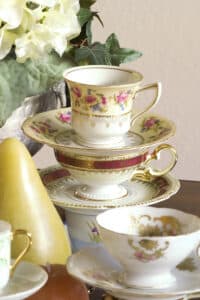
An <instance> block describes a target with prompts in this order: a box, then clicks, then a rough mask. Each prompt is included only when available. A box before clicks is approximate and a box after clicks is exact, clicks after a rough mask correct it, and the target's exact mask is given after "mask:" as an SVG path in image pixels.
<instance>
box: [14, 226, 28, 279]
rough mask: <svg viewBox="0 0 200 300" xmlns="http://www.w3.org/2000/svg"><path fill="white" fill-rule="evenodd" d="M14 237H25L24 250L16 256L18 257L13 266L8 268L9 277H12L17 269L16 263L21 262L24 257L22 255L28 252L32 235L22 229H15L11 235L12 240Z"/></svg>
mask: <svg viewBox="0 0 200 300" xmlns="http://www.w3.org/2000/svg"><path fill="white" fill-rule="evenodd" d="M16 235H24V236H25V237H26V245H25V248H24V249H23V250H22V251H21V253H20V254H19V255H18V257H17V258H16V259H15V261H14V263H13V265H11V266H10V275H11V276H12V274H13V272H14V270H15V268H16V267H17V265H18V263H19V262H20V261H21V260H22V258H23V257H24V255H25V254H26V253H27V252H28V250H29V249H30V247H31V244H32V235H31V233H29V232H28V231H26V230H23V229H17V230H15V231H14V232H13V233H12V239H13V238H14V237H15V236H16Z"/></svg>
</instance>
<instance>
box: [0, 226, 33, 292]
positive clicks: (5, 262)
mask: <svg viewBox="0 0 200 300" xmlns="http://www.w3.org/2000/svg"><path fill="white" fill-rule="evenodd" d="M16 235H24V236H25V237H26V239H27V242H26V245H25V247H24V249H23V250H22V251H21V253H20V254H19V255H18V257H17V258H16V259H15V261H14V262H13V264H12V265H11V241H12V239H13V237H15V236H16ZM31 243H32V239H31V234H30V233H28V232H27V231H26V230H23V229H17V230H15V231H14V232H12V230H11V225H10V224H9V223H7V222H5V221H0V290H1V289H2V288H4V287H5V286H6V285H7V283H8V281H9V278H10V276H11V275H12V273H13V271H14V270H15V268H16V266H17V265H18V263H19V262H20V261H21V259H22V258H23V256H24V255H25V254H26V253H27V251H28V250H29V248H30V246H31Z"/></svg>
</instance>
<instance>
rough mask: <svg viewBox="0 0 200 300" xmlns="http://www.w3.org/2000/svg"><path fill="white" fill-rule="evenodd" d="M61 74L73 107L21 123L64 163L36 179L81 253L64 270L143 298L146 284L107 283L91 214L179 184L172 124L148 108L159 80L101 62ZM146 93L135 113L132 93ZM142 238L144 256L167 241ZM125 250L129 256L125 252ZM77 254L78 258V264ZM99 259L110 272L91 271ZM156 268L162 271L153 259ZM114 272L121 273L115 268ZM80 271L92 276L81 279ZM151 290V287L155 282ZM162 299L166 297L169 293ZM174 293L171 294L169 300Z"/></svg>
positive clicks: (134, 204) (165, 194)
mask: <svg viewBox="0 0 200 300" xmlns="http://www.w3.org/2000/svg"><path fill="white" fill-rule="evenodd" d="M64 78H65V81H66V83H67V85H68V88H69V91H70V98H71V107H70V108H62V109H56V110H52V111H48V112H44V113H41V114H37V115H35V116H33V117H31V118H29V119H27V120H26V121H25V123H24V124H23V130H24V132H25V134H26V135H28V136H29V137H31V138H32V139H34V140H36V141H37V142H40V143H43V144H47V145H49V146H50V147H52V148H53V149H54V151H55V156H56V159H57V161H58V162H59V164H60V165H61V166H60V165H59V166H53V167H50V168H47V169H45V170H42V171H41V177H42V179H43V182H44V184H45V186H46V188H47V190H48V193H49V195H50V197H51V199H52V201H53V202H54V204H55V205H57V206H59V207H61V208H64V210H65V215H66V222H67V227H68V230H69V234H70V237H71V242H72V250H73V252H76V251H78V250H80V249H81V248H83V249H81V250H80V252H78V253H79V255H78V256H76V253H75V254H74V256H72V258H71V260H69V265H68V269H69V270H70V272H71V273H72V274H73V275H75V276H76V277H80V278H81V279H83V280H84V281H85V282H87V283H89V284H91V285H95V286H99V287H102V288H104V289H105V290H108V291H109V292H110V294H113V295H114V296H115V295H118V291H119V289H122V285H123V291H122V294H119V295H118V297H120V298H122V299H133V298H134V297H137V298H138V296H135V295H139V297H140V298H142V297H143V296H144V289H145V285H144V284H142V285H141V284H140V285H138V284H137V283H134V285H137V286H138V288H137V289H136V291H135V290H134V289H132V288H131V289H130V287H129V284H128V283H127V282H128V280H127V278H128V277H124V278H125V279H123V280H121V281H120V283H119V280H118V279H119V278H118V277H117V279H116V281H115V283H116V284H118V285H119V289H118V290H117V289H115V288H114V287H113V282H112V283H110V280H109V278H110V277H109V278H108V277H105V274H106V276H107V274H109V276H110V273H109V270H110V271H113V269H112V267H111V264H109V263H108V264H107V263H106V262H107V260H109V261H110V257H109V258H106V255H105V251H106V250H105V249H104V248H102V237H103V242H104V240H105V239H104V236H103V235H102V234H100V232H99V225H97V222H96V217H97V215H98V214H99V213H103V212H104V211H107V210H109V209H110V208H120V207H122V208H124V207H125V208H126V207H127V211H129V209H130V210H134V209H136V208H138V207H139V206H141V208H142V207H143V206H145V208H146V206H148V205H151V204H155V203H158V202H160V201H163V200H166V199H168V198H169V197H170V196H172V195H173V194H175V193H176V192H177V191H178V189H179V187H180V184H179V181H178V180H177V179H175V178H174V177H173V176H172V175H170V174H169V172H170V170H172V169H173V167H174V165H175V163H176V160H177V155H176V150H175V149H174V148H173V147H172V146H171V145H169V144H165V143H164V142H166V140H167V139H168V138H169V137H171V136H172V135H173V134H175V125H174V123H173V122H172V121H170V120H168V119H166V118H164V117H162V116H159V115H157V114H155V113H151V112H150V111H149V110H150V108H152V107H154V106H155V105H156V104H157V102H158V101H159V98H160V94H161V85H160V84H159V83H153V84H149V85H147V86H141V81H142V79H143V76H142V75H141V74H140V73H139V72H136V71H131V70H127V69H123V68H120V67H114V66H103V65H99V66H84V67H74V68H71V69H68V70H66V72H65V73H64ZM148 90H152V91H153V92H154V94H155V95H154V97H153V100H151V102H150V103H149V102H148V101H146V102H148V104H145V108H143V109H142V110H141V111H140V112H137V110H136V109H135V105H136V104H135V103H136V102H137V101H136V96H137V95H139V94H140V93H141V92H145V91H148ZM152 148H153V149H152ZM162 152H165V153H168V156H169V157H168V158H169V161H168V160H167V163H166V162H165V167H164V168H161V169H156V168H155V167H153V162H154V160H158V161H159V162H160V161H161V163H162V159H161V158H162V157H161V158H160V154H161V153H162ZM133 208H134V209H133ZM145 214H146V212H144V215H145ZM151 217H152V216H151V213H150V218H151ZM167 217H168V215H167ZM163 218H164V217H163ZM126 219H127V220H128V216H127V217H125V218H124V217H123V218H120V215H118V220H117V221H118V222H119V224H121V225H122V224H127V223H126ZM133 219H134V218H133ZM147 221H148V217H147ZM127 222H128V221H127ZM157 222H159V221H157ZM129 225H130V224H129ZM129 225H127V226H129ZM123 226H125V225H123ZM148 226H149V227H152V226H154V225H148ZM166 226H168V224H167V225H166ZM154 227H155V226H154ZM129 229H130V228H129ZM113 230H115V229H113ZM130 230H131V229H130ZM130 232H131V231H130ZM125 233H127V232H125ZM147 237H148V235H147ZM111 239H112V237H111ZM145 239H146V240H148V238H146V237H145V236H143V240H144V243H143V242H142V243H143V246H144V249H145V247H146V246H148V247H150V248H147V253H148V254H149V255H150V254H151V252H154V250H155V252H156V251H157V252H159V251H161V252H162V249H164V248H165V246H167V245H165V243H164V245H161V246H160V245H159V243H160V242H155V243H153V242H152V243H151V242H150V243H149V244H148V242H147V244H148V245H146V244H145V243H146V242H145ZM134 243H135V242H134ZM158 245H159V246H158ZM88 246H89V248H88ZM128 246H130V245H129V242H127V247H128ZM139 246H140V241H137V243H136V247H139ZM143 246H141V247H143ZM115 247H118V245H117V244H116V245H115ZM134 247H135V244H134ZM93 249H95V250H93ZM102 249H104V250H102ZM125 249H126V246H125ZM93 251H94V252H93ZM101 251H103V252H101ZM138 251H139V250H138ZM163 251H164V250H163ZM157 252H156V253H157ZM92 253H93V254H94V255H95V253H98V257H99V258H102V259H104V258H105V260H104V261H103V260H101V259H100V260H99V261H98V262H97V261H96V260H95V259H94V258H93V256H92V255H93V254H92ZM123 253H124V255H126V251H125V252H123ZM138 253H139V252H138ZM170 253H171V252H170ZM138 255H139V254H138ZM152 255H153V254H152ZM133 256H134V253H133ZM158 256H159V255H158ZM77 257H78V258H79V257H81V258H82V259H83V260H82V262H81V264H80V265H79V263H78V260H77ZM87 257H89V260H90V257H91V260H90V263H91V264H90V265H88V261H87ZM156 257H157V256H156ZM76 262H77V264H76ZM120 262H121V261H120ZM101 263H102V266H104V265H106V264H107V269H106V270H107V271H108V272H107V271H106V272H104V273H105V274H104V273H101V272H100V273H99V274H100V275H99V278H98V272H97V274H96V273H95V274H93V275H91V272H89V270H91V269H94V268H96V265H97V264H100V265H101ZM70 264H73V265H72V267H70V266H71V265H70ZM116 264H117V262H116ZM79 266H80V267H79ZM102 268H103V267H102ZM109 268H111V269H109ZM155 268H160V266H159V264H158V263H157V264H156V265H155ZM163 268H164V269H165V266H164V267H163ZM108 269H109V270H108ZM73 270H76V271H73ZM114 271H116V272H115V273H119V270H117V269H115V270H114ZM143 271H144V268H143V269H142V272H143ZM111 273H112V272H111ZM83 274H89V275H88V277H87V276H86V277H84V278H83V276H82V275H83ZM90 275H91V276H90ZM168 277H169V276H168ZM102 282H103V283H105V282H107V285H104V284H102ZM169 282H170V280H169ZM130 285H131V286H132V283H131V284H130ZM141 286H142V287H141ZM146 288H148V287H146ZM153 288H154V289H156V287H155V286H154V285H153ZM160 288H163V286H162V284H161V287H160V286H159V291H160ZM164 288H165V287H164ZM150 289H151V290H152V291H151V292H149V293H147V295H148V297H152V298H155V297H160V295H161V296H162V295H164V293H163V290H161V293H159V292H157V294H156V293H154V290H153V289H152V286H151V287H150ZM113 291H114V292H113ZM190 292H191V291H190ZM182 294H184V293H182ZM167 295H170V296H169V299H172V298H173V297H174V294H173V295H172V297H171V294H170V293H169V294H167ZM163 297H165V299H168V298H166V294H165V296H163ZM177 298H178V297H176V295H175V297H174V298H173V299H177Z"/></svg>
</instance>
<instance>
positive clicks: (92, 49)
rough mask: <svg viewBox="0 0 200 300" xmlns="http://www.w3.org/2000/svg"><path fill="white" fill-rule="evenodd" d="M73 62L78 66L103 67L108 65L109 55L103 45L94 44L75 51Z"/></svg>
mask: <svg viewBox="0 0 200 300" xmlns="http://www.w3.org/2000/svg"><path fill="white" fill-rule="evenodd" d="M75 61H76V63H78V64H83V63H84V64H86V63H88V64H94V65H103V64H110V63H109V62H110V58H109V54H108V52H107V50H106V48H105V45H103V44H101V43H99V42H96V43H94V44H92V45H90V46H85V47H81V48H78V49H76V50H75Z"/></svg>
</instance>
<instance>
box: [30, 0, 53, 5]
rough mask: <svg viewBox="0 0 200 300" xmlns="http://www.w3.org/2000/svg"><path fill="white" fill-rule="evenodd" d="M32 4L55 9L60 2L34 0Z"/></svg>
mask: <svg viewBox="0 0 200 300" xmlns="http://www.w3.org/2000/svg"><path fill="white" fill-rule="evenodd" d="M32 2H33V3H35V4H38V5H42V6H48V7H53V6H55V5H56V4H57V3H58V0H33V1H32Z"/></svg>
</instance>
